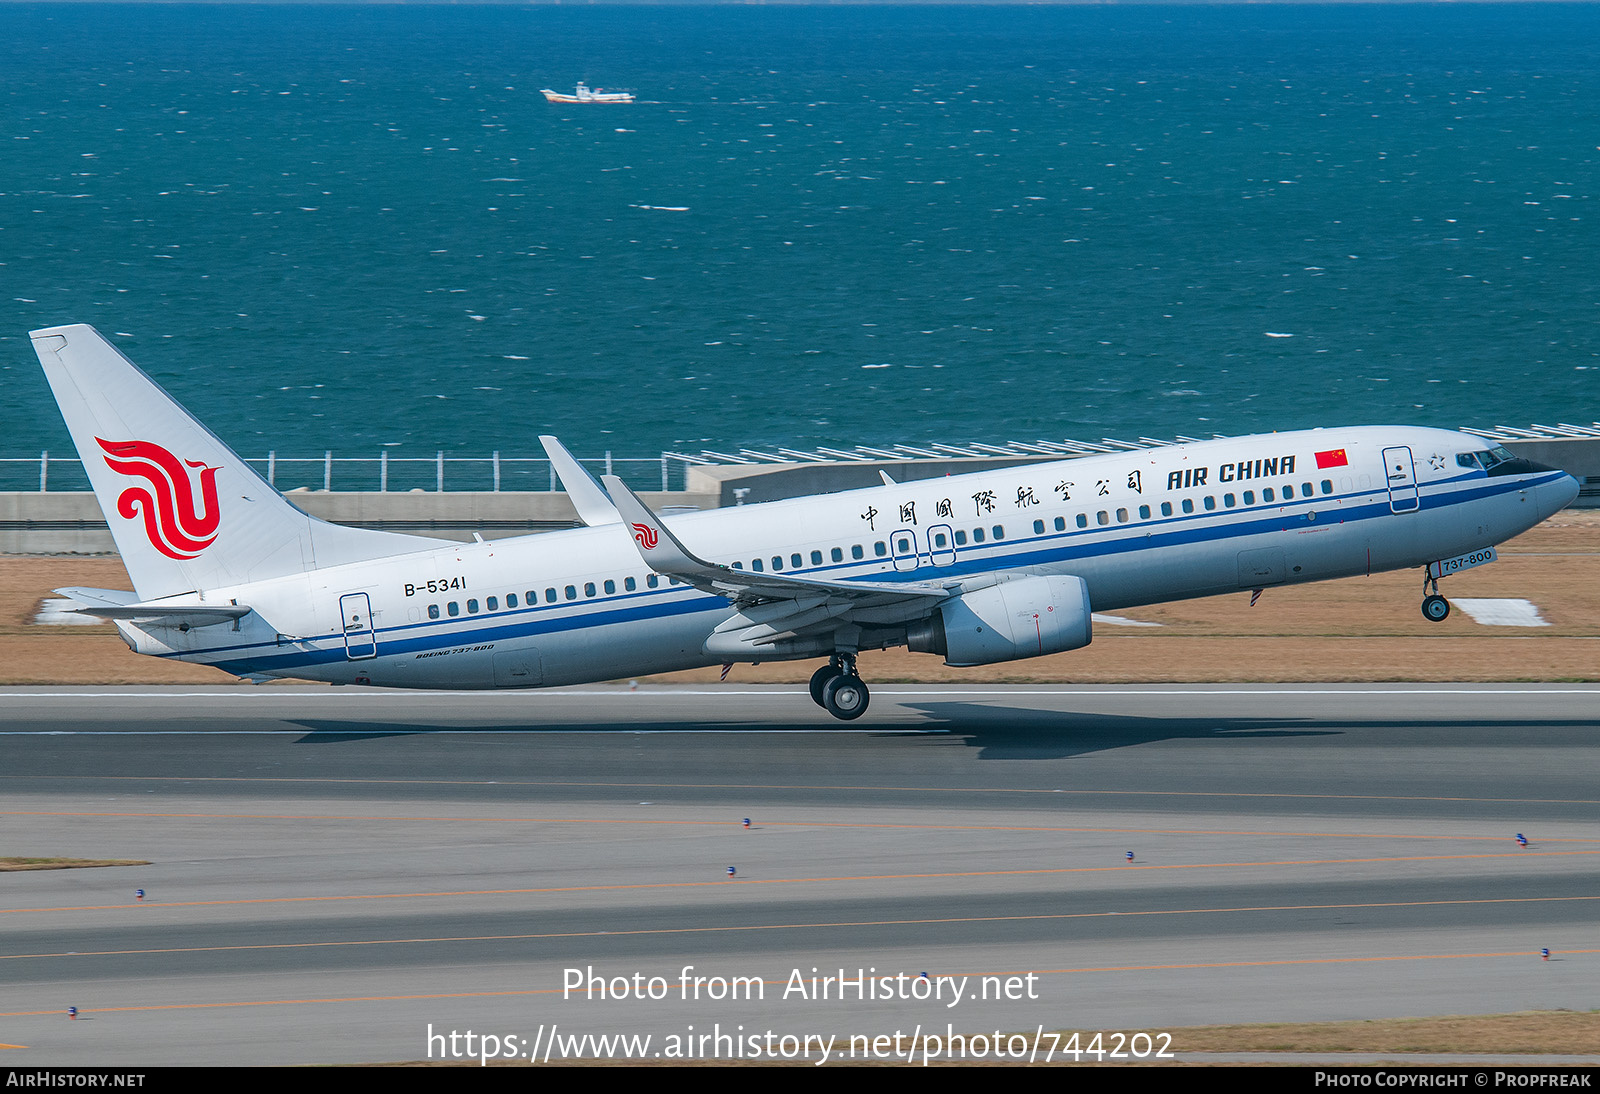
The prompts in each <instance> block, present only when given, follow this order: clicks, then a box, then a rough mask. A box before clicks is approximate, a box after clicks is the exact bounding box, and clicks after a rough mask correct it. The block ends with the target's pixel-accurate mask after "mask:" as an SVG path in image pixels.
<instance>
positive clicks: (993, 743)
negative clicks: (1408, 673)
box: [905, 702, 1342, 760]
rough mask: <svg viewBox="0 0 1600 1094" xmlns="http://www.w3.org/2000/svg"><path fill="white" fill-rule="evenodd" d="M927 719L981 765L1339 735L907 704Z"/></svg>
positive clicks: (1233, 721)
mask: <svg viewBox="0 0 1600 1094" xmlns="http://www.w3.org/2000/svg"><path fill="white" fill-rule="evenodd" d="M905 705H906V706H907V707H908V708H909V709H911V710H919V711H922V712H923V713H924V714H926V715H927V717H928V722H927V725H926V726H924V727H922V728H923V731H924V732H926V731H927V730H929V729H938V730H940V731H941V732H942V733H943V734H944V735H946V736H954V737H959V738H961V740H962V741H963V743H964V744H965V745H966V746H967V747H968V748H976V749H979V750H980V752H979V755H978V758H979V759H981V760H1058V759H1065V758H1069V757H1072V756H1082V755H1086V754H1089V753H1094V752H1106V751H1110V750H1112V749H1119V748H1132V747H1135V746H1138V745H1148V744H1156V743H1159V742H1162V741H1180V740H1191V741H1226V740H1246V739H1248V740H1261V739H1263V738H1272V737H1332V736H1338V735H1339V734H1340V733H1341V732H1342V731H1341V730H1340V729H1334V728H1315V727H1313V726H1308V725H1307V724H1306V720H1305V719H1288V718H1147V717H1139V716H1137V715H1124V714H1085V713H1078V712H1074V711H1058V710H1037V709H1032V708H1026V707H1007V706H997V705H994V704H988V703H986V704H983V705H981V706H979V705H974V704H970V703H954V702H953V703H907V704H905Z"/></svg>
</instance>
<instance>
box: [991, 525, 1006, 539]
mask: <svg viewBox="0 0 1600 1094" xmlns="http://www.w3.org/2000/svg"><path fill="white" fill-rule="evenodd" d="M993 531H994V538H995V539H1005V538H1006V526H1005V525H1003V524H996V525H995V526H994V529H993Z"/></svg>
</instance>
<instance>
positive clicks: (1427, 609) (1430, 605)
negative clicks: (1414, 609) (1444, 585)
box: [1422, 570, 1450, 623]
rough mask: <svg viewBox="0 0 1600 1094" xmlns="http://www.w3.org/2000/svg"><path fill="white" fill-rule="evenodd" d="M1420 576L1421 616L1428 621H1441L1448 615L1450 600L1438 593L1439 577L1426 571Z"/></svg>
mask: <svg viewBox="0 0 1600 1094" xmlns="http://www.w3.org/2000/svg"><path fill="white" fill-rule="evenodd" d="M1423 574H1424V576H1423V578H1422V593H1423V596H1422V617H1423V618H1424V619H1426V620H1428V621H1429V622H1430V623H1443V622H1444V621H1445V619H1446V618H1447V617H1448V616H1449V615H1450V602H1449V601H1448V600H1446V599H1445V598H1444V597H1442V596H1440V595H1439V579H1438V578H1436V577H1434V576H1433V574H1432V573H1431V572H1430V571H1428V570H1424V571H1423Z"/></svg>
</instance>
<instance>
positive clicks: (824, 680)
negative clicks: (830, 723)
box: [811, 662, 844, 709]
mask: <svg viewBox="0 0 1600 1094" xmlns="http://www.w3.org/2000/svg"><path fill="white" fill-rule="evenodd" d="M842 675H844V670H843V669H841V668H840V667H839V666H838V665H835V664H833V663H832V662H829V663H828V664H826V665H823V666H822V667H821V668H820V669H818V670H817V671H816V672H814V673H812V674H811V701H812V702H814V703H816V704H817V706H819V707H822V708H823V709H827V705H828V704H826V703H824V702H823V701H822V692H823V689H825V688H826V687H827V686H828V681H830V680H832V679H833V678H834V677H836V676H842Z"/></svg>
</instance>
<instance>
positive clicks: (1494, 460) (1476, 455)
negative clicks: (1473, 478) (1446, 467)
mask: <svg viewBox="0 0 1600 1094" xmlns="http://www.w3.org/2000/svg"><path fill="white" fill-rule="evenodd" d="M1514 459H1516V457H1515V456H1513V455H1512V454H1511V450H1510V449H1509V448H1507V447H1506V446H1505V445H1496V446H1495V447H1493V448H1491V449H1489V450H1488V451H1487V452H1462V453H1460V454H1459V455H1457V456H1456V463H1457V464H1458V465H1460V466H1461V467H1471V468H1482V469H1483V470H1485V471H1488V470H1491V469H1492V468H1495V467H1499V466H1500V465H1501V464H1503V463H1509V462H1510V461H1511V460H1514Z"/></svg>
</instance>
